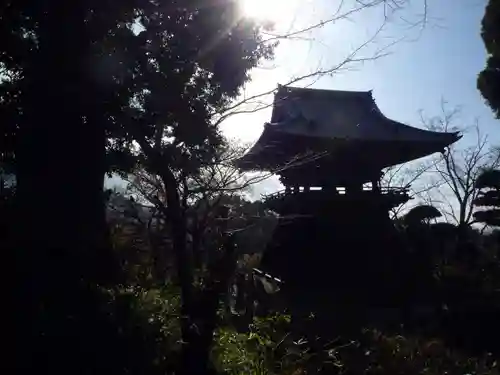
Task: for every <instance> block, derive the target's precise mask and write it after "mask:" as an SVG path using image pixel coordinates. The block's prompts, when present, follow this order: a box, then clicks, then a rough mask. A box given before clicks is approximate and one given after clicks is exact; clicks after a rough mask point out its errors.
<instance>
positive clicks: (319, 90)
mask: <svg viewBox="0 0 500 375" xmlns="http://www.w3.org/2000/svg"><path fill="white" fill-rule="evenodd" d="M280 89H285V90H286V89H288V90H292V91H297V92H299V91H308V92H316V93H332V94H333V93H346V94H368V95H370V96H372V97H373V89H371V90H366V91H359V90H336V89H318V88H314V87H297V86H289V85H281V84H278V91H279V90H280Z"/></svg>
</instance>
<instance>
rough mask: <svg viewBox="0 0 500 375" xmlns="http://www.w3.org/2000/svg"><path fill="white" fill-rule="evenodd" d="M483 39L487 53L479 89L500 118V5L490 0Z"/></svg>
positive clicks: (478, 82) (483, 29) (496, 1)
mask: <svg viewBox="0 0 500 375" xmlns="http://www.w3.org/2000/svg"><path fill="white" fill-rule="evenodd" d="M481 25H482V29H481V37H482V38H483V42H484V45H485V47H486V51H487V54H488V56H487V61H486V67H485V68H484V70H483V71H482V72H481V73H479V77H478V81H477V87H478V89H479V91H480V92H481V94H482V96H483V97H484V98H485V99H486V102H487V103H488V105H489V106H490V107H491V109H492V110H493V113H494V114H495V115H496V117H497V118H500V26H499V25H500V4H499V2H498V0H489V1H488V4H487V5H486V10H485V13H484V17H483V20H482V23H481Z"/></svg>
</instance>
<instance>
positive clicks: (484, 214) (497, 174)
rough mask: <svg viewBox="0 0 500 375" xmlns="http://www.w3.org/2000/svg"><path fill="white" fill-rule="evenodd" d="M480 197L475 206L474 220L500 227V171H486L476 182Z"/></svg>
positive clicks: (475, 201)
mask: <svg viewBox="0 0 500 375" xmlns="http://www.w3.org/2000/svg"><path fill="white" fill-rule="evenodd" d="M475 187H476V189H477V190H478V191H479V194H478V197H477V198H476V199H475V200H474V205H475V206H476V207H479V208H480V210H478V211H476V212H474V219H475V220H476V221H478V222H481V223H484V224H486V225H489V226H500V209H499V208H498V207H500V171H499V170H486V171H484V172H483V173H482V174H481V175H480V176H479V177H478V178H477V180H476V184H475Z"/></svg>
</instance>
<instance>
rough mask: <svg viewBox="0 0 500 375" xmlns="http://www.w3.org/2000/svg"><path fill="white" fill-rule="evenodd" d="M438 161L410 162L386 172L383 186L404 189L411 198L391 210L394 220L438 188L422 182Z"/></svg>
mask: <svg viewBox="0 0 500 375" xmlns="http://www.w3.org/2000/svg"><path fill="white" fill-rule="evenodd" d="M437 160H438V158H436V157H434V156H430V157H427V158H425V159H424V160H417V161H410V162H406V163H402V164H399V165H395V166H391V167H388V168H386V169H385V170H384V172H383V176H382V179H381V186H382V187H385V188H391V187H399V188H403V189H405V190H407V192H408V195H409V198H410V200H409V201H408V202H406V203H403V204H401V205H399V206H397V207H394V208H392V209H391V211H390V215H391V218H392V219H398V218H400V217H401V215H404V214H405V213H406V212H407V211H408V210H410V209H412V208H413V207H416V206H418V205H419V204H420V203H421V202H419V199H418V198H419V197H420V196H422V195H423V194H425V193H426V192H428V191H429V190H432V189H433V188H435V187H436V186H434V185H432V184H430V183H425V184H422V183H421V180H422V179H423V177H424V176H425V175H426V174H427V173H428V172H429V171H431V170H432V169H433V168H434V166H435V164H436V162H437Z"/></svg>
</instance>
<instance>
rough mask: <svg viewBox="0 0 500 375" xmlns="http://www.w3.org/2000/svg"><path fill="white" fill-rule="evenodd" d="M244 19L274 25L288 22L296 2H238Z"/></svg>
mask: <svg viewBox="0 0 500 375" xmlns="http://www.w3.org/2000/svg"><path fill="white" fill-rule="evenodd" d="M240 1H241V2H242V8H243V12H244V14H245V16H246V17H250V18H255V19H257V20H260V21H270V22H275V23H282V22H290V21H291V20H292V18H293V16H294V14H293V13H294V11H295V6H294V5H296V4H295V3H296V0H240Z"/></svg>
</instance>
